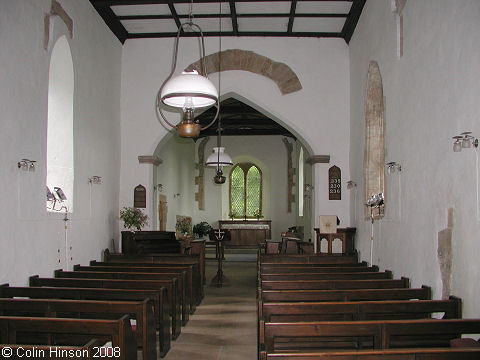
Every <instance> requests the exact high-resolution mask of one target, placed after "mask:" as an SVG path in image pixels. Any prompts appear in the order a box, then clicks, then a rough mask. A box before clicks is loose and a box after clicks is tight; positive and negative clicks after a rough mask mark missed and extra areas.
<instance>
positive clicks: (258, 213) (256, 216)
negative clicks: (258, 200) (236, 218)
mask: <svg viewBox="0 0 480 360" xmlns="http://www.w3.org/2000/svg"><path fill="white" fill-rule="evenodd" d="M253 216H254V217H255V218H257V220H260V219H261V218H263V215H262V213H261V212H260V209H256V210H255V211H254V212H253Z"/></svg>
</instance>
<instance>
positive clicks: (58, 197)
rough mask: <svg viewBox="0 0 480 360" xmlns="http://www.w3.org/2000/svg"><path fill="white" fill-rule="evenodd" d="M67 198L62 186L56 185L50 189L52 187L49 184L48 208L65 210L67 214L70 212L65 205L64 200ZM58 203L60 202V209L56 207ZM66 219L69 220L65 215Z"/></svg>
mask: <svg viewBox="0 0 480 360" xmlns="http://www.w3.org/2000/svg"><path fill="white" fill-rule="evenodd" d="M66 200H67V196H66V195H65V193H64V192H63V190H62V188H59V187H56V186H55V187H54V188H53V191H51V190H50V188H49V187H48V186H47V203H48V204H47V208H48V209H50V210H53V211H62V210H65V214H66V213H67V212H68V208H67V207H66V206H65V205H63V202H64V201H66ZM57 203H59V204H60V205H61V206H60V209H58V208H57V207H56V205H57ZM65 219H66V220H68V218H67V217H66V215H65ZM65 219H64V220H65Z"/></svg>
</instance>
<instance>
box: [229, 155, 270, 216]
mask: <svg viewBox="0 0 480 360" xmlns="http://www.w3.org/2000/svg"><path fill="white" fill-rule="evenodd" d="M232 215H233V216H232ZM230 217H233V218H260V217H262V174H261V172H260V169H259V168H258V167H257V166H256V165H254V164H251V163H241V164H237V165H236V166H235V167H234V168H233V170H232V172H231V173H230Z"/></svg>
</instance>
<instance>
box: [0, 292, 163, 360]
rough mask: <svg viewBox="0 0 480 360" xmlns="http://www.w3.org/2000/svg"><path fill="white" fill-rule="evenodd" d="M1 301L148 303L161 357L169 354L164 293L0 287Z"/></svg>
mask: <svg viewBox="0 0 480 360" xmlns="http://www.w3.org/2000/svg"><path fill="white" fill-rule="evenodd" d="M0 297H2V298H16V297H22V298H30V299H74V300H108V301H143V300H145V299H150V300H151V301H153V304H154V318H155V321H156V325H157V331H158V340H159V347H160V356H161V357H163V356H165V354H166V353H167V352H168V350H170V339H171V331H170V312H169V303H168V300H167V290H166V289H165V288H163V289H162V290H161V291H158V290H142V289H134V290H131V289H128V290H126V289H95V288H68V287H46V286H45V287H13V286H9V285H8V284H3V285H0Z"/></svg>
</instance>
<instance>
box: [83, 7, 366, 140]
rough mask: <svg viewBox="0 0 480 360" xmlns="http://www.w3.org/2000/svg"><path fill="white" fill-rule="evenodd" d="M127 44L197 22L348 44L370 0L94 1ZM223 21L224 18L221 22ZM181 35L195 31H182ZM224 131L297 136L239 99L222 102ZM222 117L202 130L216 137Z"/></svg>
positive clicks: (226, 30) (219, 29) (212, 30)
mask: <svg viewBox="0 0 480 360" xmlns="http://www.w3.org/2000/svg"><path fill="white" fill-rule="evenodd" d="M90 2H91V3H92V5H93V6H94V8H95V9H96V10H97V12H98V13H99V14H100V16H101V17H102V18H103V20H104V21H105V23H106V24H107V25H108V26H109V28H110V29H111V31H112V32H113V33H114V34H115V35H116V36H117V38H118V39H119V40H120V42H121V43H122V44H123V43H124V42H125V40H127V39H140V38H168V37H175V36H177V31H178V28H179V27H180V25H181V24H183V23H185V22H187V20H188V18H189V13H190V7H191V10H192V14H193V22H194V23H195V24H197V25H199V26H200V27H201V28H202V31H203V34H204V36H214V37H218V36H232V37H240V36H250V37H258V36H263V37H317V38H321V37H328V38H342V39H344V40H345V42H346V43H349V41H350V39H351V37H352V35H353V32H354V30H355V27H356V25H357V22H358V19H359V17H360V14H361V12H362V10H363V7H364V5H365V2H366V0H335V1H334V0H274V1H260V0H193V4H192V0H90ZM220 20H221V21H220ZM181 36H197V34H196V33H194V32H188V31H183V32H182V33H181ZM220 109H221V110H220V117H221V127H222V136H231V135H237V136H239V135H242V136H243V135H281V136H287V137H292V138H295V136H294V135H293V134H292V133H291V132H290V131H289V130H288V129H286V128H284V127H283V126H282V125H280V124H278V123H277V122H275V121H274V120H272V119H270V118H269V117H268V116H266V115H264V114H262V113H261V112H259V111H257V110H255V109H254V108H252V107H251V106H249V105H247V104H244V103H242V102H241V101H238V100H236V99H233V98H230V99H226V100H224V101H222V103H221V107H220ZM214 115H215V114H214V109H213V108H211V109H209V110H207V111H205V112H203V113H202V114H201V115H199V116H198V117H197V119H198V120H200V122H201V124H202V125H203V126H205V125H206V124H208V123H209V122H210V121H211V120H212V119H213V116H214ZM217 128H218V120H217V121H216V122H215V123H214V124H213V125H212V126H211V127H210V128H208V129H206V130H204V131H202V132H201V133H200V137H205V136H216V135H217Z"/></svg>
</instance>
